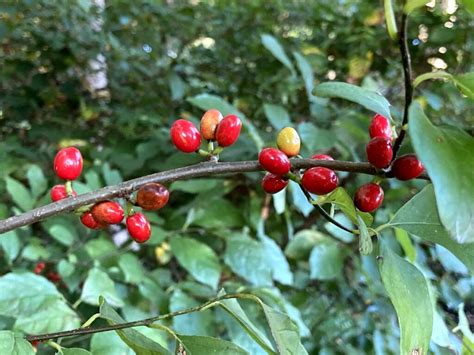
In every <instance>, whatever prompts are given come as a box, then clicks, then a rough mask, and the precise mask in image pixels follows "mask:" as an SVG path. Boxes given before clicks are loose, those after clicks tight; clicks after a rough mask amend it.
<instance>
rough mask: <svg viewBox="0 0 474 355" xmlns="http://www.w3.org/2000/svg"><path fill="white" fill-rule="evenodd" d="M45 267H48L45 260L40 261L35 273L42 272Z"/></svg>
mask: <svg viewBox="0 0 474 355" xmlns="http://www.w3.org/2000/svg"><path fill="white" fill-rule="evenodd" d="M45 267H46V264H45V263H44V262H42V261H40V262H39V263H38V264H36V266H35V270H34V272H35V274H41V273H42V272H43V270H44V268H45Z"/></svg>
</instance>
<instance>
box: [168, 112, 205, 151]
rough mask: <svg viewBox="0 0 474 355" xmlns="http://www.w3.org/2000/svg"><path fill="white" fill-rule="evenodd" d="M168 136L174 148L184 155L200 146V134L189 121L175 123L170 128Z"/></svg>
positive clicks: (181, 120)
mask: <svg viewBox="0 0 474 355" xmlns="http://www.w3.org/2000/svg"><path fill="white" fill-rule="evenodd" d="M170 135H171V140H172V141H173V144H174V145H175V146H176V148H178V149H179V150H180V151H182V152H184V153H193V152H195V151H196V150H198V149H199V147H200V146H201V133H199V130H198V129H197V128H196V126H195V125H194V124H193V123H192V122H191V121H187V120H183V119H180V120H177V121H175V123H173V125H172V126H171V130H170Z"/></svg>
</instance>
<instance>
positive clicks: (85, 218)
mask: <svg viewBox="0 0 474 355" xmlns="http://www.w3.org/2000/svg"><path fill="white" fill-rule="evenodd" d="M81 223H82V224H83V225H85V226H86V227H87V228H89V229H99V228H102V227H103V225H102V224H100V223H99V222H97V221H96V220H95V219H94V216H92V213H91V212H84V213H83V214H82V216H81Z"/></svg>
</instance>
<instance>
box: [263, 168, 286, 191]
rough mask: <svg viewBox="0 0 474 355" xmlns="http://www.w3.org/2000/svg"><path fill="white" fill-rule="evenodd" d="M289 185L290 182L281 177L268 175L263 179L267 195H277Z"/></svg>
mask: <svg viewBox="0 0 474 355" xmlns="http://www.w3.org/2000/svg"><path fill="white" fill-rule="evenodd" d="M287 185H288V180H287V179H284V178H282V177H281V176H278V175H274V174H271V173H266V174H265V176H264V177H263V179H262V187H263V190H264V191H265V192H266V193H269V194H276V193H277V192H280V191H281V190H283V189H284V188H285V187H286V186H287Z"/></svg>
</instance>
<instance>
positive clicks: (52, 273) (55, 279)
mask: <svg viewBox="0 0 474 355" xmlns="http://www.w3.org/2000/svg"><path fill="white" fill-rule="evenodd" d="M46 278H47V279H48V280H49V281H51V282H54V283H58V282H60V281H61V276H60V275H59V274H58V273H57V272H55V271H50V272H48V273H47V274H46Z"/></svg>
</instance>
